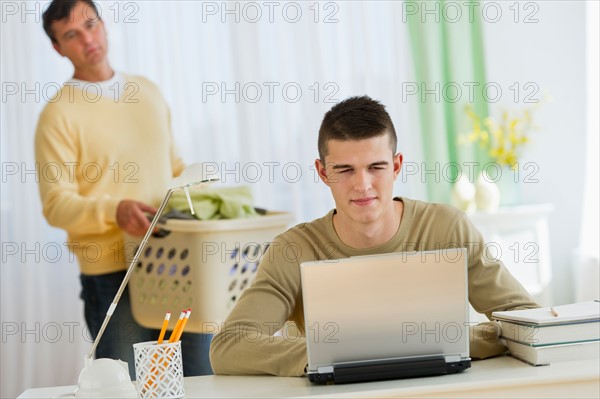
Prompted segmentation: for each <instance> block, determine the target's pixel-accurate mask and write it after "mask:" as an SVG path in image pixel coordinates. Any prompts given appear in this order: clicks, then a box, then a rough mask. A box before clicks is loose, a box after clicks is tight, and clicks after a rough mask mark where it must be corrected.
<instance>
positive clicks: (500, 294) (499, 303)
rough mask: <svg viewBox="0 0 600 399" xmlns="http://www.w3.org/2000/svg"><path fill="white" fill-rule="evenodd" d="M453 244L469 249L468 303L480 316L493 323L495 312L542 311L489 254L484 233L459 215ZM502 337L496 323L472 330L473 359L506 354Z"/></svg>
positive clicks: (452, 234) (481, 325) (498, 260)
mask: <svg viewBox="0 0 600 399" xmlns="http://www.w3.org/2000/svg"><path fill="white" fill-rule="evenodd" d="M450 242H451V243H456V244H457V245H459V246H462V247H466V248H467V251H468V275H469V302H470V303H471V305H472V306H473V308H474V309H475V310H476V311H477V312H479V313H483V314H485V315H486V317H487V318H488V319H490V320H491V318H492V312H495V311H503V310H518V309H530V308H537V307H539V305H538V304H537V303H535V301H534V299H533V298H532V297H531V295H530V294H529V293H528V292H527V290H525V288H523V286H522V285H521V284H520V283H519V282H518V281H517V279H516V278H515V277H514V276H513V275H512V274H510V272H509V271H508V269H507V268H506V266H504V264H503V263H502V261H501V260H500V259H495V258H494V256H493V255H492V254H491V253H490V251H489V246H488V245H487V243H485V241H484V239H483V237H482V235H481V233H479V231H478V230H477V229H476V228H475V226H473V224H472V223H471V221H470V220H469V219H468V218H467V217H466V216H465V215H464V213H460V214H458V216H457V219H456V221H455V224H454V227H453V228H451V229H450ZM500 334H501V329H500V325H499V324H498V323H496V322H494V321H489V322H485V323H481V324H478V325H475V326H472V327H471V357H473V358H481V359H483V358H487V357H491V356H495V355H499V354H502V353H504V352H505V351H506V346H504V344H502V342H501V341H500V339H499V337H500Z"/></svg>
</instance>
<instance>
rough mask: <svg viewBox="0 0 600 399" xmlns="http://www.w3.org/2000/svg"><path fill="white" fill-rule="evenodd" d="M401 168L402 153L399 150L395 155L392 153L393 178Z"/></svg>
mask: <svg viewBox="0 0 600 399" xmlns="http://www.w3.org/2000/svg"><path fill="white" fill-rule="evenodd" d="M401 170H402V153H401V152H399V153H397V154H396V155H394V180H395V179H396V178H397V177H398V174H400V171H401Z"/></svg>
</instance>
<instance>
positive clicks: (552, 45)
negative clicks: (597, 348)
mask: <svg viewBox="0 0 600 399" xmlns="http://www.w3.org/2000/svg"><path fill="white" fill-rule="evenodd" d="M496 4H501V9H502V12H503V17H502V18H501V19H500V20H499V21H498V22H496V23H493V22H491V21H492V20H494V19H495V15H494V13H493V12H492V11H493V10H492V7H489V9H488V21H485V19H484V24H483V25H484V26H483V33H484V44H485V51H486V68H487V80H488V81H490V82H497V83H498V84H499V85H500V87H501V88H502V90H503V95H502V97H501V99H500V101H498V103H496V104H491V107H490V110H491V112H492V113H494V112H498V111H500V110H501V109H502V108H503V107H505V108H509V109H510V108H512V109H522V108H523V107H524V106H526V105H531V104H525V103H524V97H525V95H526V94H529V93H532V92H533V90H532V89H530V88H527V89H526V90H523V89H524V85H525V84H527V83H528V82H531V83H533V84H535V85H537V87H539V92H538V93H537V94H535V95H534V96H533V98H537V99H542V98H543V95H544V93H548V94H549V95H550V96H551V97H552V100H551V101H550V102H547V103H545V104H543V105H542V107H541V108H540V109H539V111H538V112H536V114H535V116H534V121H536V122H537V125H539V127H540V129H539V131H537V132H535V133H533V135H532V139H533V142H532V144H531V145H530V146H529V147H528V148H527V149H526V151H525V153H524V158H523V162H528V161H531V162H535V163H536V164H537V165H538V166H539V171H538V172H537V174H536V177H537V178H538V180H539V182H537V183H529V184H525V183H522V184H520V187H521V199H522V201H523V202H524V203H532V204H535V203H553V204H554V206H555V210H554V212H553V213H552V214H551V216H550V220H549V223H550V240H551V245H552V247H551V254H552V256H551V259H552V267H553V277H554V279H553V282H554V283H553V296H554V303H556V304H560V303H566V302H571V301H574V299H575V297H574V291H573V284H574V276H573V273H572V270H573V266H574V265H573V259H572V258H573V257H572V255H573V250H574V249H575V248H576V247H577V246H578V241H579V237H580V226H581V218H582V212H581V209H582V203H583V200H582V193H583V185H584V173H583V171H584V167H585V145H586V143H585V138H586V123H585V120H586V118H585V116H586V115H585V113H586V87H587V85H586V74H585V72H586V64H585V61H586V58H585V23H586V19H585V9H586V8H585V2H584V1H536V2H519V3H518V6H519V11H520V13H519V18H518V21H519V22H515V15H516V14H515V8H514V4H515V3H514V2H497V3H496ZM509 7H513V9H510V8H509ZM527 16H529V20H530V21H531V23H525V22H524V20H525V19H526V17H527ZM534 19H536V20H537V22H535V21H533V20H534ZM515 82H517V83H518V84H519V87H520V88H521V96H520V98H518V100H519V101H518V102H517V103H515V101H514V100H515V99H514V98H513V95H514V89H513V90H511V89H510V87H511V86H512V85H514V83H515ZM532 87H533V86H532ZM591 89H593V90H597V89H598V88H597V87H596V88H595V89H594V88H591ZM595 152H596V154H597V153H598V149H596V150H595ZM532 170H533V169H531V170H527V171H525V172H531V171H532ZM524 176H525V174H522V175H521V177H524Z"/></svg>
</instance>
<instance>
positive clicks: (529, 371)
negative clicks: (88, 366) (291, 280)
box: [19, 356, 600, 399]
mask: <svg viewBox="0 0 600 399" xmlns="http://www.w3.org/2000/svg"><path fill="white" fill-rule="evenodd" d="M184 383H185V393H186V397H190V398H232V397H235V398H237V397H260V398H273V397H279V398H281V397H330V398H336V397H338V398H351V397H354V398H358V397H379V398H381V397H398V398H399V397H428V398H436V397H437V398H444V397H461V398H466V397H472V398H475V397H476V398H481V397H560V398H565V397H570V398H572V397H590V398H598V397H600V364H598V361H597V360H588V361H578V362H565V363H557V364H552V365H550V366H543V367H533V366H529V365H528V364H525V363H523V362H521V361H520V360H517V359H513V358H511V357H507V356H503V357H497V358H493V359H488V360H480V361H475V362H473V364H472V367H471V368H470V369H469V370H467V371H465V372H463V373H458V374H452V375H444V376H437V377H422V378H408V379H403V380H390V381H379V382H370V383H362V384H345V385H324V386H323V385H313V384H311V383H310V382H308V380H307V379H306V378H294V377H271V376H204V377H186V378H185V379H184ZM74 389H75V387H74V386H71V387H58V388H40V389H28V390H27V391H25V392H24V393H23V394H22V395H21V396H19V398H23V399H30V398H52V397H54V398H56V397H68V395H69V394H70V393H72V392H73V390H74ZM61 395H65V396H61Z"/></svg>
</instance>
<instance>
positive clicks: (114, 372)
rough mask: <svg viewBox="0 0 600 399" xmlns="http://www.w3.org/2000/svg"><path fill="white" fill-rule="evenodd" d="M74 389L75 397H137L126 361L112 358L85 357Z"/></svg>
mask: <svg viewBox="0 0 600 399" xmlns="http://www.w3.org/2000/svg"><path fill="white" fill-rule="evenodd" d="M84 361H85V365H84V367H83V370H81V373H80V374H79V384H78V387H77V389H75V397H76V398H137V391H136V389H135V385H133V383H132V382H131V378H130V377H129V371H128V370H129V369H128V367H127V363H126V362H124V361H121V360H114V359H106V358H102V359H95V360H94V359H91V358H89V357H87V356H86V357H85V360H84Z"/></svg>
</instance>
